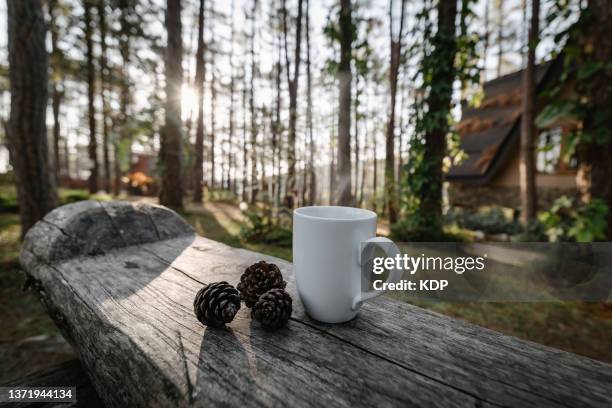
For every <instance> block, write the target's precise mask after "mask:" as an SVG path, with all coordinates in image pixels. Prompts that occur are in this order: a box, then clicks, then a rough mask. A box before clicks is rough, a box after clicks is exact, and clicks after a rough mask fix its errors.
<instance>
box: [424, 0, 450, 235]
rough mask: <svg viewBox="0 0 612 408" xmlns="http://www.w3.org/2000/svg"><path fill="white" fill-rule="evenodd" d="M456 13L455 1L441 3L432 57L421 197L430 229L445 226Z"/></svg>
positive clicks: (447, 0) (448, 0) (444, 0)
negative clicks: (444, 192) (444, 191)
mask: <svg viewBox="0 0 612 408" xmlns="http://www.w3.org/2000/svg"><path fill="white" fill-rule="evenodd" d="M456 16H457V2H456V1H454V0H441V1H440V2H439V3H438V30H437V32H436V34H435V36H434V38H433V41H432V43H433V47H434V49H433V51H432V55H431V57H430V58H431V59H432V60H433V61H436V62H437V63H436V64H435V66H434V67H433V68H432V69H431V71H432V72H431V76H432V78H431V83H432V84H435V86H434V87H432V90H431V92H430V94H429V96H428V98H427V107H428V112H429V115H430V120H431V121H432V122H433V123H432V124H431V125H430V128H429V130H428V131H427V132H426V133H425V149H424V153H423V155H424V157H423V162H424V165H425V166H426V169H427V170H426V171H427V176H428V178H429V182H428V183H427V184H426V185H425V186H424V189H423V194H422V196H421V197H420V198H421V210H422V213H423V219H425V220H427V222H428V224H429V225H428V226H429V227H430V228H431V229H441V228H442V188H443V185H442V183H443V174H442V160H443V159H444V155H445V154H446V135H447V134H448V131H449V129H448V120H447V117H448V113H449V112H450V109H451V98H452V95H453V82H454V80H455V68H454V61H455V54H456V52H457V43H456V37H455V18H456ZM432 113H433V114H432Z"/></svg>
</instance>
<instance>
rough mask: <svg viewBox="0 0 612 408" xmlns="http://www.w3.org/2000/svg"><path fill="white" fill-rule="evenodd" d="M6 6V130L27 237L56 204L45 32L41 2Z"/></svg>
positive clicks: (30, 0)
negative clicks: (8, 93)
mask: <svg viewBox="0 0 612 408" xmlns="http://www.w3.org/2000/svg"><path fill="white" fill-rule="evenodd" d="M7 5H8V48H9V76H10V81H11V88H10V89H11V115H10V119H9V122H8V123H7V126H6V129H7V136H8V137H7V140H8V145H9V151H10V155H11V163H12V165H13V168H14V169H15V186H16V188H17V200H18V203H19V217H20V220H21V231H22V236H23V235H24V234H25V233H26V231H27V230H28V229H29V228H30V227H31V226H32V225H34V223H35V222H36V221H38V220H40V219H41V218H42V217H43V216H44V215H45V214H46V213H47V212H49V211H50V210H51V209H52V208H54V207H55V206H56V204H57V191H56V186H55V181H54V177H53V172H52V171H51V166H50V164H49V152H48V146H47V126H46V123H45V118H46V111H47V110H46V108H47V96H48V94H47V84H48V73H47V68H48V59H47V51H46V49H45V33H46V29H45V19H44V14H43V9H42V2H41V1H40V0H19V1H12V0H11V1H8V2H7Z"/></svg>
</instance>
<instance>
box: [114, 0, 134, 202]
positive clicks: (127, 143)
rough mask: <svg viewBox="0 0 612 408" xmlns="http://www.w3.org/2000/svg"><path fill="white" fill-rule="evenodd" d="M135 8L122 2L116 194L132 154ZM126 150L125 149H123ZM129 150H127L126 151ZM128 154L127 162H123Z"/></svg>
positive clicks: (115, 150)
mask: <svg viewBox="0 0 612 408" xmlns="http://www.w3.org/2000/svg"><path fill="white" fill-rule="evenodd" d="M133 13H134V10H133V9H132V8H131V7H130V5H129V3H128V2H121V3H120V13H119V26H120V32H121V35H119V53H120V54H121V88H120V97H119V113H120V115H119V122H120V129H119V141H115V143H114V145H113V151H114V157H115V160H114V161H115V165H114V167H115V182H114V187H113V190H114V191H113V193H114V195H115V196H117V195H119V194H120V193H121V183H122V181H121V179H122V177H123V164H127V165H128V166H129V164H130V158H131V157H130V156H131V150H132V149H131V144H132V142H131V136H130V134H129V133H128V128H127V126H128V112H129V106H130V101H131V95H130V73H129V64H130V54H131V53H130V49H131V44H130V38H131V31H132V27H131V24H130V23H129V18H128V16H129V15H130V14H133ZM121 150H124V151H121ZM125 150H127V152H126V151H125ZM126 156H127V163H122V161H124V159H125V158H126Z"/></svg>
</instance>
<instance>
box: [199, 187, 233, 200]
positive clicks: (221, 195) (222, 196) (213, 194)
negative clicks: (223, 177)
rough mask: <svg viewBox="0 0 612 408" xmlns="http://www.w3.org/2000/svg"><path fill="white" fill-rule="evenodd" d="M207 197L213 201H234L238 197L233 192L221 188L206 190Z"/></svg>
mask: <svg viewBox="0 0 612 408" xmlns="http://www.w3.org/2000/svg"><path fill="white" fill-rule="evenodd" d="M206 197H207V199H208V200H210V201H214V202H224V203H235V202H236V201H237V199H238V197H236V194H234V192H232V191H229V190H225V189H222V188H211V189H209V190H208V194H207V196H206Z"/></svg>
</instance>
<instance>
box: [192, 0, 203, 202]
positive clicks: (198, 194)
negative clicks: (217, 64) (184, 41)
mask: <svg viewBox="0 0 612 408" xmlns="http://www.w3.org/2000/svg"><path fill="white" fill-rule="evenodd" d="M204 3H205V1H204V0H200V8H199V12H198V46H197V50H196V74H195V86H196V88H197V95H198V116H197V124H196V140H195V146H194V149H195V163H194V168H193V180H192V183H193V202H194V203H197V204H201V203H202V189H203V187H204V186H203V182H204V69H205V61H204V47H205V44H204Z"/></svg>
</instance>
